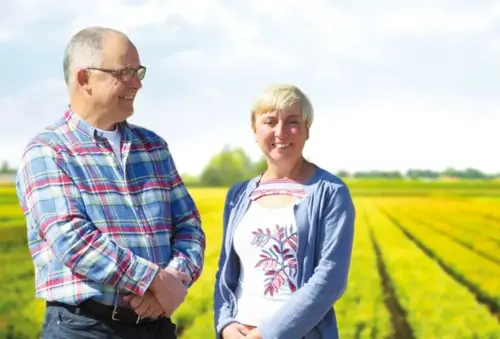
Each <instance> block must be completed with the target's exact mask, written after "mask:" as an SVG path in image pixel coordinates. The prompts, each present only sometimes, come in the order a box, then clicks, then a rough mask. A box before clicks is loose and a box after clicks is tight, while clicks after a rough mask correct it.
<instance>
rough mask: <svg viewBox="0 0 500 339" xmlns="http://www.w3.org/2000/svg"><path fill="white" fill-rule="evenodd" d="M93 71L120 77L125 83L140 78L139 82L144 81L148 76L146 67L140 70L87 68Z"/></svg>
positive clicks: (141, 67)
mask: <svg viewBox="0 0 500 339" xmlns="http://www.w3.org/2000/svg"><path fill="white" fill-rule="evenodd" d="M87 69H88V70H91V71H101V72H106V73H110V74H114V75H117V76H119V77H120V78H121V79H122V80H123V81H130V80H132V79H133V78H135V77H136V78H138V79H139V80H142V79H144V77H145V76H146V67H144V66H139V68H132V67H126V68H119V69H116V68H98V67H87Z"/></svg>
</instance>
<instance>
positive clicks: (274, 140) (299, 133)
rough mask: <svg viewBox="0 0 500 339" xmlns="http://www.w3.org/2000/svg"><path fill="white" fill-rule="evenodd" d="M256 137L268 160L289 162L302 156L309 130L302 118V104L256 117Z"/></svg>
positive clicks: (277, 162)
mask: <svg viewBox="0 0 500 339" xmlns="http://www.w3.org/2000/svg"><path fill="white" fill-rule="evenodd" d="M254 133H255V138H256V140H257V143H258V144H259V147H260V149H261V150H262V152H263V153H264V155H265V156H266V158H267V160H268V161H270V162H272V163H275V164H280V163H283V164H285V165H286V164H288V163H290V162H295V161H297V160H298V159H300V158H301V157H302V150H303V149H304V145H305V143H306V140H307V139H308V138H309V131H308V129H307V127H306V122H305V120H304V119H303V118H302V114H301V105H300V104H298V103H297V104H295V105H293V106H291V107H290V108H288V109H286V110H284V111H270V112H267V113H262V114H259V115H257V116H256V117H255V127H254Z"/></svg>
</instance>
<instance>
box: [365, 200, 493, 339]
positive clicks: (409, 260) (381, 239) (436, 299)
mask: <svg viewBox="0 0 500 339" xmlns="http://www.w3.org/2000/svg"><path fill="white" fill-rule="evenodd" d="M363 209H364V210H365V211H366V213H367V216H368V220H369V225H370V229H371V230H372V232H373V234H374V239H375V242H376V244H377V246H378V248H379V249H380V252H381V257H382V260H383V263H384V265H385V267H386V268H387V271H388V272H389V276H390V280H391V284H392V285H393V287H394V291H395V294H396V297H397V300H398V303H399V304H400V306H401V308H402V309H403V310H404V314H400V316H402V317H405V318H406V320H407V322H408V324H409V326H410V327H411V337H410V338H440V339H445V338H450V339H451V338H453V339H459V338H495V335H497V334H498V331H499V329H500V327H499V324H498V322H497V320H496V319H495V318H494V317H493V316H492V315H491V314H490V313H489V311H488V309H487V308H486V307H484V306H482V305H480V304H479V303H478V302H477V301H476V300H475V298H474V296H473V295H472V294H471V293H470V292H469V290H468V289H467V288H466V287H464V286H462V285H461V284H460V283H458V282H457V281H456V280H455V279H453V277H451V276H450V275H448V274H447V273H446V272H445V271H444V270H443V269H442V268H441V267H440V266H439V264H438V263H436V262H435V261H434V260H433V259H432V258H431V257H429V256H428V255H426V253H424V252H423V251H421V250H420V249H419V248H418V247H417V246H416V245H415V243H414V242H413V241H412V240H410V239H409V238H408V237H407V236H406V235H405V233H403V232H401V230H400V229H399V228H398V227H397V226H395V224H394V223H393V222H392V221H391V220H390V219H389V218H387V216H386V215H384V214H383V213H382V212H381V211H380V210H379V209H378V208H377V207H376V206H375V205H373V204H371V203H370V202H365V203H364V204H363Z"/></svg>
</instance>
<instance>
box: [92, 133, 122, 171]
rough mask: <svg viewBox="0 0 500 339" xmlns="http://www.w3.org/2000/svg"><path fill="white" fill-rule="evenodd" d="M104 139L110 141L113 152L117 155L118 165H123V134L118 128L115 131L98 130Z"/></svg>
mask: <svg viewBox="0 0 500 339" xmlns="http://www.w3.org/2000/svg"><path fill="white" fill-rule="evenodd" d="M97 130H98V131H99V132H100V133H101V134H102V136H103V137H104V138H106V139H108V141H109V143H110V144H111V147H112V148H113V152H114V153H115V155H116V158H117V160H118V163H120V164H121V163H122V154H121V134H120V130H119V129H118V126H117V127H116V128H115V130H114V131H106V130H102V129H97Z"/></svg>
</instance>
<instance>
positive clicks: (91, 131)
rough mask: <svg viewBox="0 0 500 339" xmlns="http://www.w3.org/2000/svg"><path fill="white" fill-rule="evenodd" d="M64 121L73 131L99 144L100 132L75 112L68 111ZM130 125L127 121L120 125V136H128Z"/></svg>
mask: <svg viewBox="0 0 500 339" xmlns="http://www.w3.org/2000/svg"><path fill="white" fill-rule="evenodd" d="M64 119H65V120H66V123H67V124H68V126H69V127H70V129H71V130H75V131H78V132H80V133H83V134H84V135H86V136H88V137H89V138H90V139H92V140H93V141H94V142H95V143H97V142H98V139H99V137H100V135H99V134H100V133H99V132H98V130H97V129H96V128H95V127H94V126H92V125H91V124H89V123H88V122H86V121H85V120H83V119H82V118H80V117H79V116H78V115H77V114H76V113H75V112H73V111H72V110H71V109H69V110H67V111H66V112H65V113H64ZM128 127H129V125H128V122H127V121H123V122H120V123H118V130H119V131H120V134H121V135H122V136H124V135H125V136H126V133H125V132H126V130H127V129H128Z"/></svg>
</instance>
